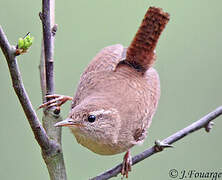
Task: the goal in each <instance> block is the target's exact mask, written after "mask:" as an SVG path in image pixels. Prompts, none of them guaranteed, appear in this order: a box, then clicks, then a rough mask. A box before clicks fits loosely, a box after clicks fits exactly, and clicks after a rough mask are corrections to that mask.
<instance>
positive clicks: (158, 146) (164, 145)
mask: <svg viewBox="0 0 222 180" xmlns="http://www.w3.org/2000/svg"><path fill="white" fill-rule="evenodd" d="M172 147H173V145H170V144H167V143H165V142H163V141H160V140H156V141H155V150H156V151H158V152H160V151H162V150H163V149H164V148H172Z"/></svg>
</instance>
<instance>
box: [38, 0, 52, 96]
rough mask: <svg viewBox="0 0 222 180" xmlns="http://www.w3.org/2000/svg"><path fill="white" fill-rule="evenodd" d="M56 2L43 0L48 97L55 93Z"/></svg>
mask: <svg viewBox="0 0 222 180" xmlns="http://www.w3.org/2000/svg"><path fill="white" fill-rule="evenodd" d="M54 9H55V1H54V0H42V14H41V15H42V28H43V41H44V52H45V67H46V93H47V95H49V94H53V93H54V73H53V68H54V67H53V66H54V60H53V55H54V36H53V33H52V28H53V27H54Z"/></svg>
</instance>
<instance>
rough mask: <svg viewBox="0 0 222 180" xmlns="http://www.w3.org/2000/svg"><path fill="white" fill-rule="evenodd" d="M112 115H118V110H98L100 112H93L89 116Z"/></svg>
mask: <svg viewBox="0 0 222 180" xmlns="http://www.w3.org/2000/svg"><path fill="white" fill-rule="evenodd" d="M110 113H116V110H114V109H112V110H104V109H101V110H98V111H92V112H90V113H89V114H91V115H95V116H97V115H100V114H110Z"/></svg>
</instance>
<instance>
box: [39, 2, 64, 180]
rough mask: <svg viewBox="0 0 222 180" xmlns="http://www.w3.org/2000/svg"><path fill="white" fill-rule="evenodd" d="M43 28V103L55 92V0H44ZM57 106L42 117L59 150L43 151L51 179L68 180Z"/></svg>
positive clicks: (48, 109)
mask: <svg viewBox="0 0 222 180" xmlns="http://www.w3.org/2000/svg"><path fill="white" fill-rule="evenodd" d="M40 19H41V21H42V29H43V43H42V50H41V60H40V65H39V68H40V80H41V89H42V96H43V103H45V101H49V100H50V99H49V98H45V96H46V95H51V94H54V74H53V73H54V71H53V70H54V67H53V66H54V60H53V56H54V38H55V32H56V30H57V25H55V0H42V13H40ZM54 109H55V107H50V108H46V109H44V116H43V118H42V122H43V127H44V128H45V130H46V132H47V135H48V136H49V138H50V139H52V140H53V141H54V142H55V144H57V146H58V149H57V151H53V150H52V151H51V152H49V153H43V154H42V155H43V158H44V160H45V163H46V165H47V168H48V172H49V174H50V179H51V180H66V179H67V178H66V170H65V163H64V158H63V153H62V145H61V128H56V127H54V124H55V123H57V122H58V121H61V120H62V118H61V116H60V115H59V114H56V113H54Z"/></svg>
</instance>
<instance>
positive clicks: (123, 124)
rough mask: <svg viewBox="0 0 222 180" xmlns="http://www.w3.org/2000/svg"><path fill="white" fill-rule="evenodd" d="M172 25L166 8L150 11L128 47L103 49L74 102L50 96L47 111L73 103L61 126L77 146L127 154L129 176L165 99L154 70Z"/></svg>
mask: <svg viewBox="0 0 222 180" xmlns="http://www.w3.org/2000/svg"><path fill="white" fill-rule="evenodd" d="M168 21H169V14H168V13H166V12H164V11H163V10H162V9H161V8H157V7H150V8H149V9H148V11H147V13H146V14H145V17H144V19H143V21H142V24H141V26H140V28H139V30H138V31H137V33H136V35H135V37H134V39H133V41H132V43H131V44H130V46H129V47H128V48H125V47H123V45H121V44H116V45H111V46H108V47H105V48H104V49H102V50H101V51H100V52H99V53H98V54H97V55H96V56H95V57H94V58H93V59H92V61H91V62H90V63H89V65H88V66H87V68H86V69H85V71H84V72H83V74H82V75H81V77H80V81H79V84H78V88H77V90H76V93H75V95H74V97H70V96H64V95H57V94H54V95H48V96H46V97H47V98H53V99H52V100H50V101H48V102H46V103H44V104H42V105H41V106H40V108H42V107H50V106H57V107H58V108H60V106H61V105H62V104H64V103H65V102H66V101H68V100H72V103H71V110H70V112H69V115H68V117H67V118H66V119H65V120H63V121H60V122H58V123H56V124H55V126H57V127H62V126H68V127H69V128H70V130H71V132H72V133H73V134H74V136H75V138H76V140H77V142H78V143H79V144H81V145H82V146H84V147H86V148H88V149H89V150H91V151H92V152H94V153H97V154H100V155H115V154H119V153H123V152H126V153H125V156H124V158H123V165H122V171H121V174H122V176H123V177H124V176H125V177H126V178H127V177H128V172H129V171H131V165H132V158H131V155H130V149H131V148H132V147H133V146H135V145H137V144H142V143H143V142H144V140H145V138H146V137H147V132H148V128H149V127H150V125H151V122H152V118H153V116H154V114H155V112H156V109H157V106H158V101H159V98H160V80H159V75H158V73H157V71H156V70H155V69H154V68H153V64H154V62H155V60H156V53H155V48H156V44H157V41H158V39H159V36H160V34H161V33H162V31H163V29H164V28H165V26H166V24H167V23H168Z"/></svg>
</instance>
